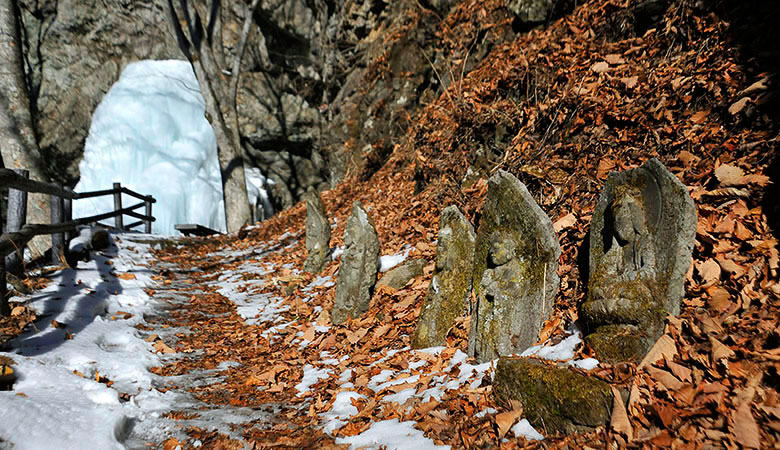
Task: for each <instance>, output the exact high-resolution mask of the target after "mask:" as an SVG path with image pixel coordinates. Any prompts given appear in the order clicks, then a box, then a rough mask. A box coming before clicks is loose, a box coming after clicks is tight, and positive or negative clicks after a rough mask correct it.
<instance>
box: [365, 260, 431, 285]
mask: <svg viewBox="0 0 780 450" xmlns="http://www.w3.org/2000/svg"><path fill="white" fill-rule="evenodd" d="M427 264H428V261H426V260H425V259H422V258H421V259H413V260H411V261H407V262H405V263H403V264H401V265H400V266H398V267H394V268H393V269H390V270H389V271H387V273H386V274H385V275H384V276H383V277H382V279H380V280H379V282H378V283H377V285H378V286H389V287H391V288H393V289H401V288H402V287H404V286H406V283H408V282H409V281H410V280H411V279H412V278H417V277H419V276H420V275H422V274H423V269H424V268H425V266H426V265H427Z"/></svg>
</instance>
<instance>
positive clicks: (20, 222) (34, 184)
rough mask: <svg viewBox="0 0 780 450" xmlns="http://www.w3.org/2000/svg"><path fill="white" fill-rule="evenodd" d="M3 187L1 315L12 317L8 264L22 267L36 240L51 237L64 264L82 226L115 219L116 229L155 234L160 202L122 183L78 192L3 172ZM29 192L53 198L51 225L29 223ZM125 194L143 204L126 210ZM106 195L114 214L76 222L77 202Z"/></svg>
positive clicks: (22, 174)
mask: <svg viewBox="0 0 780 450" xmlns="http://www.w3.org/2000/svg"><path fill="white" fill-rule="evenodd" d="M0 186H2V187H8V188H9V189H8V213H7V216H6V230H5V233H3V235H2V236H0V316H2V315H8V313H9V307H8V299H7V298H6V297H7V295H6V287H5V286H6V284H5V283H6V276H5V271H6V263H7V264H8V265H9V268H11V269H13V268H16V267H21V261H22V258H23V253H24V248H25V246H26V245H27V243H28V242H29V241H30V240H31V239H32V238H33V237H35V236H38V235H44V234H50V235H51V241H52V249H51V254H52V261H53V262H54V263H55V264H58V263H60V262H61V261H63V259H64V255H65V252H67V251H68V242H69V241H70V237H71V236H72V233H73V232H74V231H76V227H78V226H79V225H87V224H98V223H99V221H101V220H105V219H110V218H112V217H113V218H114V227H115V228H117V229H119V230H123V231H128V230H130V229H131V228H134V227H137V226H139V225H144V231H145V232H146V233H151V232H152V222H154V221H155V218H154V216H152V204H153V203H155V201H156V200H155V199H154V197H152V196H151V195H141V194H139V193H137V192H134V191H131V190H130V189H127V188H125V187H122V186H121V184H119V183H114V187H113V188H112V189H106V190H103V191H93V192H79V193H77V192H73V191H72V190H70V189H68V188H65V187H62V186H58V185H56V184H51V183H42V182H39V181H34V180H30V179H29V178H28V172H27V171H26V170H22V169H14V170H10V169H0ZM28 192H35V193H40V194H49V195H50V196H51V224H27V223H26V216H27V193H28ZM122 194H127V195H129V196H131V197H135V198H137V199H140V200H142V201H141V202H140V203H137V204H135V205H132V206H128V207H122ZM105 195H112V196H113V197H114V210H113V211H110V212H107V213H103V214H96V215H94V216H89V217H81V218H78V219H75V220H74V219H73V217H72V211H73V209H72V203H73V200H76V199H84V198H94V197H101V196H105ZM140 208H145V210H144V212H145V214H139V213H137V212H135V211H136V210H138V209H140ZM124 216H130V217H133V218H136V219H139V220H138V221H137V222H133V223H131V224H128V225H125V224H124ZM6 257H7V258H6ZM6 259H7V260H6Z"/></svg>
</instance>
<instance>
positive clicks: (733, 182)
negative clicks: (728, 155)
mask: <svg viewBox="0 0 780 450" xmlns="http://www.w3.org/2000/svg"><path fill="white" fill-rule="evenodd" d="M744 176H745V171H744V170H742V169H740V168H739V167H737V166H732V165H730V164H722V165H721V166H720V167H718V168H717V169H715V178H717V179H718V181H719V182H720V185H721V186H723V187H729V186H741V185H742V184H743V182H742V177H744Z"/></svg>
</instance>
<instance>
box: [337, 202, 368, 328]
mask: <svg viewBox="0 0 780 450" xmlns="http://www.w3.org/2000/svg"><path fill="white" fill-rule="evenodd" d="M378 268H379V238H378V237H377V234H376V226H375V225H374V221H373V220H372V219H371V216H369V215H368V213H367V212H366V210H365V209H364V208H363V205H361V204H360V202H359V201H355V202H354V203H353V204H352V214H351V215H350V216H349V219H347V226H346V228H345V229H344V253H343V254H342V255H341V264H339V273H338V278H337V281H336V298H335V299H334V301H333V310H332V311H331V318H332V320H333V323H335V324H340V323H344V322H346V321H347V319H348V318H350V317H352V318H353V319H354V318H358V317H360V316H361V315H362V314H363V313H365V312H366V311H368V306H369V303H370V302H371V294H372V292H373V290H374V284H375V283H376V273H377V270H378Z"/></svg>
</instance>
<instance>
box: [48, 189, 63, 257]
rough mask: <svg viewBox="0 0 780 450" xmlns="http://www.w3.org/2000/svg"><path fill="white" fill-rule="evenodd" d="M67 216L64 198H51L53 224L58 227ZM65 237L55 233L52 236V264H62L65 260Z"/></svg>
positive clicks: (55, 196) (54, 196) (53, 196)
mask: <svg viewBox="0 0 780 450" xmlns="http://www.w3.org/2000/svg"><path fill="white" fill-rule="evenodd" d="M64 216H65V202H63V199H62V197H60V196H57V195H52V196H51V223H52V225H56V224H58V223H62V222H63V220H62V219H63V217H64ZM64 252H65V235H64V234H63V233H53V234H52V235H51V262H52V263H54V264H62V262H63V261H64V258H65V253H64Z"/></svg>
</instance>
